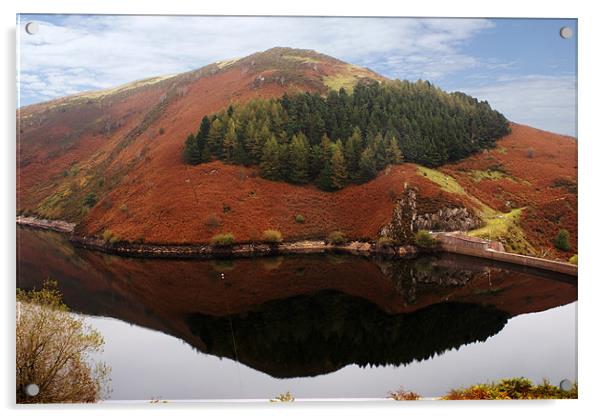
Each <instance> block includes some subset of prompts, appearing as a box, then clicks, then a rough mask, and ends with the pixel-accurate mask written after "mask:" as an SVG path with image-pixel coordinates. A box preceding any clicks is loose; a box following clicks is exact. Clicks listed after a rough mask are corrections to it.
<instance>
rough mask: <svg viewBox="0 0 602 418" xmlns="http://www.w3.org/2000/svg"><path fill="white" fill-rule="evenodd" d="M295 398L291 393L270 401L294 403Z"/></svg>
mask: <svg viewBox="0 0 602 418" xmlns="http://www.w3.org/2000/svg"><path fill="white" fill-rule="evenodd" d="M294 401H295V398H294V397H293V395H291V393H290V392H286V393H281V394H280V395H278V396H276V397H275V398H274V399H270V402H294Z"/></svg>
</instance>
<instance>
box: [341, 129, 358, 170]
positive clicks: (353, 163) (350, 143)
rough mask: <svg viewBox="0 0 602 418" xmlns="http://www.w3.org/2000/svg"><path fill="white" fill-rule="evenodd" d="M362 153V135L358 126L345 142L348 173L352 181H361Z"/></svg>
mask: <svg viewBox="0 0 602 418" xmlns="http://www.w3.org/2000/svg"><path fill="white" fill-rule="evenodd" d="M361 153H362V133H361V131H360V129H359V128H358V127H357V126H356V127H355V128H354V129H353V133H352V134H351V136H350V137H349V138H348V139H347V141H346V142H345V150H344V155H345V160H346V161H347V173H348V174H349V179H350V180H351V181H357V180H358V179H359V162H360V155H361Z"/></svg>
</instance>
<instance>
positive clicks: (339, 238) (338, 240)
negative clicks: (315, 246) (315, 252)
mask: <svg viewBox="0 0 602 418" xmlns="http://www.w3.org/2000/svg"><path fill="white" fill-rule="evenodd" d="M326 242H327V243H329V244H334V245H340V244H344V243H345V242H347V237H346V236H345V234H344V233H342V232H341V231H333V232H331V233H330V234H328V238H326Z"/></svg>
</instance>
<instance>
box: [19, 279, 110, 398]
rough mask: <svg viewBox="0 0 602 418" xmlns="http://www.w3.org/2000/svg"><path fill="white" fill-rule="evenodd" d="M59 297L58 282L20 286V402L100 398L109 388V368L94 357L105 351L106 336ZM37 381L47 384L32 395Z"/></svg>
mask: <svg viewBox="0 0 602 418" xmlns="http://www.w3.org/2000/svg"><path fill="white" fill-rule="evenodd" d="M61 299H62V298H61V294H60V293H59V291H58V290H57V288H56V282H50V281H46V282H45V283H44V286H43V288H42V289H41V290H31V291H24V290H21V289H17V301H18V308H17V312H18V315H17V321H16V370H17V376H16V378H17V379H16V387H17V388H16V389H17V390H16V392H17V393H16V400H17V403H72V402H76V403H80V402H81V403H83V402H97V401H99V400H100V399H101V398H102V397H103V394H104V392H107V390H108V389H109V387H108V384H109V380H110V379H109V371H110V369H109V368H108V367H107V366H106V365H105V364H104V363H102V362H96V361H93V359H92V358H91V357H92V356H93V354H94V353H97V352H100V351H102V347H103V345H104V341H103V338H102V335H100V333H99V332H98V331H96V330H94V329H93V328H91V327H90V326H89V325H88V324H86V323H85V322H84V319H83V318H82V317H81V316H79V315H72V314H71V313H70V312H69V310H68V308H67V306H66V305H65V304H64V303H63V302H62V300H61ZM34 382H37V383H38V384H40V385H41V384H42V382H43V387H42V390H40V391H39V393H38V394H37V395H35V396H28V395H27V394H26V387H27V386H28V385H29V384H31V383H34Z"/></svg>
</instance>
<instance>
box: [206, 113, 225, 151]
mask: <svg viewBox="0 0 602 418" xmlns="http://www.w3.org/2000/svg"><path fill="white" fill-rule="evenodd" d="M223 135H224V124H223V123H222V121H221V120H220V119H219V118H215V119H214V120H213V121H212V122H211V127H210V128H209V132H208V133H207V146H208V147H209V152H210V153H211V154H212V155H217V156H220V155H221V148H222V138H223Z"/></svg>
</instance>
